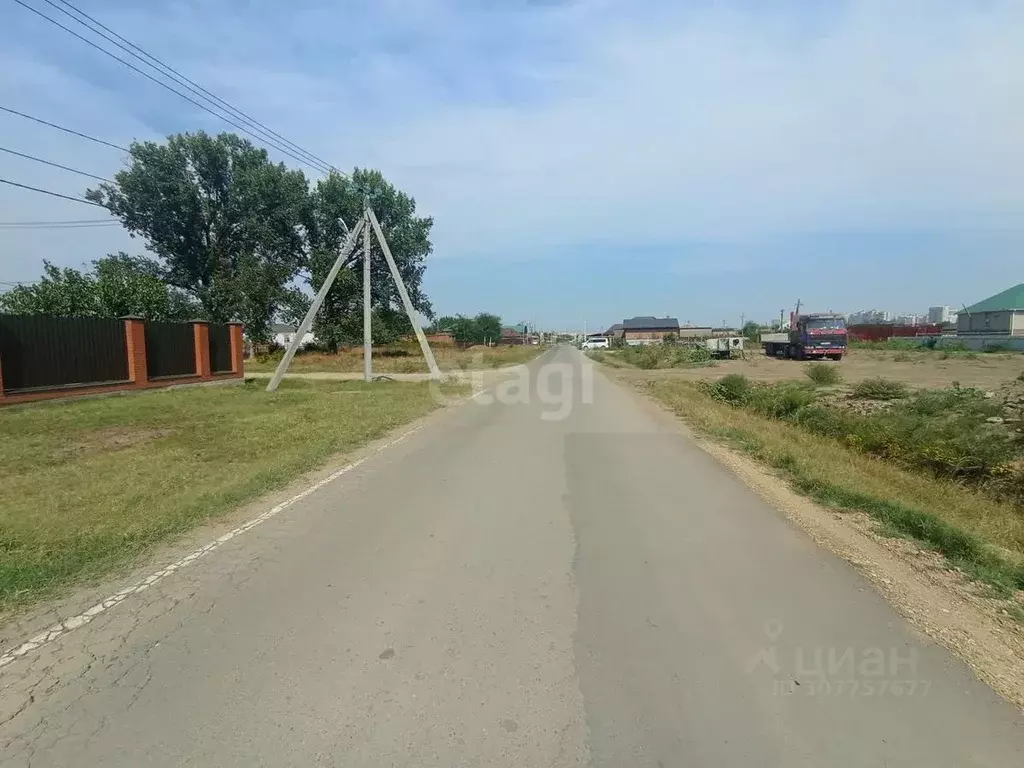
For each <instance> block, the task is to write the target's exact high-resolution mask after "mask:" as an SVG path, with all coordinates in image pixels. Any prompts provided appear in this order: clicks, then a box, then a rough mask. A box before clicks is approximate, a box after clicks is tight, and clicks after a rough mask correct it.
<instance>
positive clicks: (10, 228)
mask: <svg viewBox="0 0 1024 768" xmlns="http://www.w3.org/2000/svg"><path fill="white" fill-rule="evenodd" d="M120 225H121V222H119V221H103V222H99V223H96V224H19V223H17V222H12V223H10V224H5V223H4V222H0V232H19V231H26V230H32V229H103V228H104V227H117V226H120Z"/></svg>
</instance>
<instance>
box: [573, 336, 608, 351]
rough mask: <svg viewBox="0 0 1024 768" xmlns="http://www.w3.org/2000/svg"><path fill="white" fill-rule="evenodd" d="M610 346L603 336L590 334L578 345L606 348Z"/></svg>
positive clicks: (582, 347)
mask: <svg viewBox="0 0 1024 768" xmlns="http://www.w3.org/2000/svg"><path fill="white" fill-rule="evenodd" d="M609 346H611V345H610V344H609V343H608V339H607V338H605V337H604V336H591V337H590V338H589V339H587V340H585V341H584V342H583V344H581V345H580V349H608V347H609Z"/></svg>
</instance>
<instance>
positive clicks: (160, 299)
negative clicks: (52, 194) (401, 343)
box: [0, 131, 434, 346]
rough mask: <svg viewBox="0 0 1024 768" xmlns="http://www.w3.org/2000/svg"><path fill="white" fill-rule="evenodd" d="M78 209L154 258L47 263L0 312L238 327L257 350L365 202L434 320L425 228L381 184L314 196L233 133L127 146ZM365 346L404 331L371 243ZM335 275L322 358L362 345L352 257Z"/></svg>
mask: <svg viewBox="0 0 1024 768" xmlns="http://www.w3.org/2000/svg"><path fill="white" fill-rule="evenodd" d="M86 197H87V198H88V199H89V200H91V201H93V202H96V203H99V204H100V205H102V206H104V207H105V208H106V209H107V210H109V211H110V212H111V213H112V214H113V215H114V216H116V217H117V218H118V219H120V221H121V223H122V224H123V225H124V227H125V228H126V229H127V230H128V231H129V232H130V233H131V235H132V236H133V237H140V238H142V239H143V240H144V241H145V243H146V246H147V247H148V248H149V250H150V251H151V252H152V253H153V254H154V256H155V259H153V260H150V259H145V258H142V257H129V256H128V255H127V254H123V253H122V254H118V255H116V256H110V257H108V258H107V259H101V260H99V261H97V262H94V271H93V273H82V272H80V271H78V270H75V269H59V268H57V267H55V266H53V265H52V264H47V265H46V268H45V274H44V276H43V279H42V280H41V281H40V282H39V283H38V284H37V285H36V286H24V287H21V288H16V289H15V290H13V291H10V292H8V293H7V294H3V295H2V296H0V308H2V309H4V310H6V311H25V312H28V311H31V312H47V313H54V314H72V315H74V314H78V315H91V314H111V315H123V314H140V315H144V316H147V317H152V318H154V319H157V318H159V319H169V318H172V317H178V316H185V315H187V316H188V317H202V318H204V319H207V320H210V321H212V322H227V321H230V320H240V321H242V322H243V323H244V324H245V327H246V333H247V334H248V335H249V336H250V337H251V338H253V339H255V340H258V341H265V340H267V339H269V338H270V326H271V324H272V323H273V322H274V321H276V320H280V321H284V322H290V323H298V322H299V321H300V320H301V319H302V317H303V316H304V315H305V313H306V311H307V310H308V308H309V304H310V300H311V296H310V290H312V291H314V292H315V291H317V290H318V289H319V288H320V286H321V285H322V284H323V280H324V278H325V277H326V275H327V273H328V271H329V270H330V268H331V266H332V264H333V263H334V261H335V259H336V258H337V254H338V251H339V249H340V248H341V246H342V243H343V242H344V240H345V237H346V233H347V230H346V226H345V225H346V224H348V225H353V224H354V223H355V222H356V221H357V220H358V218H359V217H360V216H361V215H362V213H363V207H364V204H365V201H367V200H368V201H369V202H370V204H371V205H372V206H373V209H374V212H375V213H376V215H377V218H378V220H379V221H380V225H381V228H382V229H383V231H384V233H385V236H386V237H387V239H388V244H389V245H390V247H391V252H392V255H393V256H394V258H395V262H396V264H397V266H398V270H399V272H400V273H401V275H402V278H403V279H404V281H405V285H406V288H407V290H408V292H409V297H410V299H411V301H412V304H413V306H414V308H415V309H416V310H417V311H418V312H420V313H421V314H422V315H425V316H426V317H428V318H429V317H432V316H433V309H432V308H431V305H430V301H429V300H428V299H427V297H426V295H425V294H424V292H423V286H422V281H423V273H424V269H425V267H426V258H427V256H428V255H429V254H430V252H431V250H432V246H431V242H430V230H431V227H432V226H433V223H434V222H433V220H432V219H431V218H429V217H423V216H417V215H416V201H415V200H414V199H413V198H411V197H410V196H408V195H406V194H405V193H403V192H401V191H399V190H398V189H396V188H395V187H394V185H392V184H390V183H389V182H388V181H387V180H385V179H384V177H383V176H382V175H381V173H380V172H379V171H374V170H366V169H359V168H357V169H355V171H354V172H353V173H352V176H351V177H347V176H345V175H343V174H340V173H331V174H330V175H328V176H326V177H325V178H323V179H320V180H319V181H317V182H316V184H315V185H314V186H313V188H312V189H311V188H310V186H309V183H308V181H307V179H306V177H305V176H304V175H303V173H302V172H301V171H295V170H289V169H288V168H286V167H285V166H284V165H283V164H281V163H276V164H275V163H272V162H271V161H270V159H269V158H268V156H267V153H266V151H264V150H262V149H259V148H257V147H254V146H253V145H252V144H251V143H250V142H248V141H246V140H244V139H242V138H240V137H238V136H236V135H234V134H230V133H222V134H219V135H217V136H211V135H209V134H206V133H204V132H202V131H200V132H198V133H182V134H176V135H172V136H170V137H168V139H167V141H166V142H164V143H157V142H148V141H147V142H134V143H133V144H132V145H131V148H130V151H129V165H128V167H127V168H126V169H125V170H122V171H119V172H118V173H116V174H115V175H114V182H113V183H102V184H100V185H99V186H98V187H97V188H95V189H88V190H86ZM372 242H373V247H372V252H371V265H372V276H373V277H372V285H371V296H372V307H371V309H372V313H373V323H374V329H373V331H374V339H375V340H376V341H378V342H387V341H391V340H393V339H395V338H396V337H398V336H402V335H405V334H407V333H409V332H411V330H412V328H411V325H410V323H409V319H408V318H407V317H406V315H405V311H404V308H403V307H402V304H401V300H400V296H399V293H398V289H397V286H396V284H395V281H394V280H393V279H392V277H391V274H390V271H389V270H388V268H387V264H386V262H385V260H384V257H383V253H382V251H381V248H380V244H379V243H378V242H377V239H376V237H373V238H372ZM348 266H349V268H348V269H344V270H342V271H341V273H340V274H339V275H338V278H337V280H336V281H335V284H334V286H333V287H332V289H331V291H330V292H329V294H328V296H327V300H326V301H325V303H324V305H323V307H322V308H321V310H320V312H318V314H317V317H316V321H315V325H314V332H315V333H316V335H317V336H318V338H319V339H320V340H321V341H322V342H324V343H326V344H328V345H332V346H336V345H338V344H340V343H343V342H353V341H356V340H358V339H360V338H362V303H363V300H362V285H361V270H362V247H361V243H360V247H359V248H358V249H357V250H356V252H355V254H354V258H352V259H351V261H350V263H349V265H348Z"/></svg>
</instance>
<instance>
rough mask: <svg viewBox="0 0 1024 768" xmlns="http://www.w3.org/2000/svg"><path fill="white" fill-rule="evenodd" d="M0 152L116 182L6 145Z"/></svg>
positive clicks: (100, 179) (111, 182)
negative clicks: (17, 150)
mask: <svg viewBox="0 0 1024 768" xmlns="http://www.w3.org/2000/svg"><path fill="white" fill-rule="evenodd" d="M0 152H6V153H7V154H9V155H16V156H17V157H23V158H25V159H26V160H32V161H34V162H37V163H42V164H43V165H49V166H52V167H54V168H60V169H61V170H63V171H71V173H77V174H78V175H79V176H88V177H89V178H90V179H96V180H97V181H105V182H107V183H108V184H114V183H116V182H114V181H113V180H112V179H108V178H106V177H105V176H97V175H96V174H94V173H86V172H85V171H80V170H78V169H77V168H72V167H71V166H68V165H61V164H60V163H54V162H52V161H50V160H43V158H41V157H36V156H35V155H26V154H25V153H24V152H16V151H14V150H13V149H8V148H7V147H0Z"/></svg>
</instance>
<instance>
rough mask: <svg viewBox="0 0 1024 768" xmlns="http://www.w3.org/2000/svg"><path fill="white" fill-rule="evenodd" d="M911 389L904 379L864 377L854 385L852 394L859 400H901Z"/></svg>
mask: <svg viewBox="0 0 1024 768" xmlns="http://www.w3.org/2000/svg"><path fill="white" fill-rule="evenodd" d="M909 392H910V390H909V389H908V387H907V385H906V384H904V383H903V382H902V381H893V380H892V379H883V378H881V377H879V378H874V379H864V381H858V382H857V383H856V384H854V385H853V390H852V395H853V396H854V397H855V398H857V399H859V400H899V399H900V398H903V397H906V396H907V395H908V394H909Z"/></svg>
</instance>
